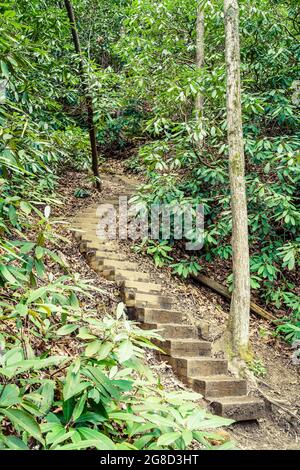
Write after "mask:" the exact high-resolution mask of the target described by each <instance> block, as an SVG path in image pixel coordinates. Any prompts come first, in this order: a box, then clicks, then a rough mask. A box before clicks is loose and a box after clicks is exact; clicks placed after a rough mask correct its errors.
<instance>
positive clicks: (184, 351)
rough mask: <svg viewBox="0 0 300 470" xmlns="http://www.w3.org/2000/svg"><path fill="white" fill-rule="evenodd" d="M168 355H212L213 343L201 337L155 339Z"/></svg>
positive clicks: (154, 341)
mask: <svg viewBox="0 0 300 470" xmlns="http://www.w3.org/2000/svg"><path fill="white" fill-rule="evenodd" d="M153 343H155V344H156V345H157V346H158V347H159V348H161V349H162V350H163V351H164V353H165V354H166V355H167V356H173V357H174V356H177V357H179V356H181V357H194V356H197V355H198V356H210V354H211V343H210V342H209V341H203V340H200V339H166V340H164V341H160V340H156V339H155V340H153Z"/></svg>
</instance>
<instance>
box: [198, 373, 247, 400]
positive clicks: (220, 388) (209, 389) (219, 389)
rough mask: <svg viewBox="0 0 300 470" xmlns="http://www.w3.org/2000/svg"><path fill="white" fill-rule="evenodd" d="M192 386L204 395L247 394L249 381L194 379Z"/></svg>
mask: <svg viewBox="0 0 300 470" xmlns="http://www.w3.org/2000/svg"><path fill="white" fill-rule="evenodd" d="M192 386H193V389H194V390H195V392H198V393H201V394H202V395H203V396H204V397H225V396H229V397H230V396H243V395H247V383H246V381H245V380H240V381H237V380H231V379H230V377H228V380H227V381H223V380H222V381H219V382H218V381H217V380H215V381H214V382H210V381H207V382H206V381H205V380H199V379H193V380H192Z"/></svg>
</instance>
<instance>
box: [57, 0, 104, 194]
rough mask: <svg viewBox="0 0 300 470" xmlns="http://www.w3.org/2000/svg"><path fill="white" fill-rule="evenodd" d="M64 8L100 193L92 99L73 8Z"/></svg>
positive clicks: (68, 2) (70, 4)
mask: <svg viewBox="0 0 300 470" xmlns="http://www.w3.org/2000/svg"><path fill="white" fill-rule="evenodd" d="M64 1H65V7H66V10H67V12H68V17H69V21H70V26H71V33H72V38H73V43H74V48H75V51H76V53H77V54H78V56H79V58H80V75H81V77H82V81H83V84H84V92H85V103H86V108H87V115H88V117H87V125H88V129H89V136H90V144H91V155H92V170H93V174H94V176H95V178H96V183H95V184H96V188H97V189H98V190H99V191H100V190H101V181H100V174H99V164H98V152H97V142H96V130H95V125H94V110H93V102H92V98H91V96H90V94H89V90H88V87H87V85H86V84H85V72H84V63H83V58H82V53H81V47H80V39H79V35H78V31H77V27H76V21H75V15H74V10H73V6H72V3H71V1H70V0H64Z"/></svg>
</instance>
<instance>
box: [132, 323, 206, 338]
mask: <svg viewBox="0 0 300 470" xmlns="http://www.w3.org/2000/svg"><path fill="white" fill-rule="evenodd" d="M141 328H143V329H145V330H160V331H159V333H160V334H161V335H162V336H163V337H164V338H166V339H172V338H177V339H187V338H194V339H197V338H198V332H197V329H196V328H193V327H192V326H189V325H181V324H178V323H142V324H141Z"/></svg>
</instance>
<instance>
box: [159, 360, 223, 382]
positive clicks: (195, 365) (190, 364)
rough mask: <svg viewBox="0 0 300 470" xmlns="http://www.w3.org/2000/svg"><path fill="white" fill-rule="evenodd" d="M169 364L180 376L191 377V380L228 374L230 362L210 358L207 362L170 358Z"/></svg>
mask: <svg viewBox="0 0 300 470" xmlns="http://www.w3.org/2000/svg"><path fill="white" fill-rule="evenodd" d="M168 362H169V364H170V365H171V366H172V368H173V369H174V371H175V372H176V374H177V375H178V376H180V377H189V378H191V379H192V377H196V376H200V377H205V376H210V375H218V374H220V375H221V374H227V372H228V362H227V361H226V360H223V359H220V360H219V361H215V360H213V359H210V358H208V359H207V360H202V359H201V360H200V359H199V360H197V359H184V358H176V357H175V358H174V357H170V359H169V360H168Z"/></svg>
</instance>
